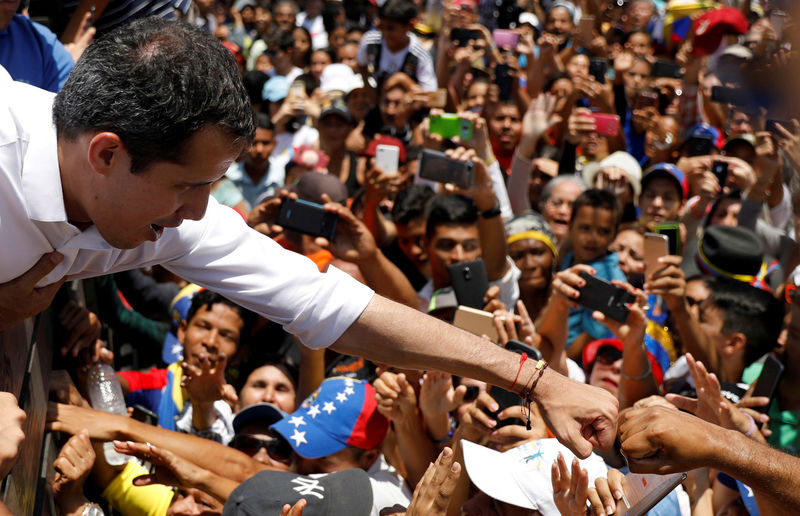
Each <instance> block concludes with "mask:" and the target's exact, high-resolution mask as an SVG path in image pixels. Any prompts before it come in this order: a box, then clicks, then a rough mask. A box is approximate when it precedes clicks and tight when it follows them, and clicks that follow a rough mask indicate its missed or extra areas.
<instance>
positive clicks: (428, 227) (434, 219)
mask: <svg viewBox="0 0 800 516" xmlns="http://www.w3.org/2000/svg"><path fill="white" fill-rule="evenodd" d="M477 222H478V210H477V209H476V208H475V203H473V202H472V199H470V198H469V197H464V196H462V195H437V196H435V197H434V198H433V200H431V201H430V203H428V214H427V216H426V217H425V236H426V237H427V238H428V239H429V240H430V238H431V237H432V236H433V233H434V232H435V231H436V228H437V227H439V226H446V225H448V224H453V225H462V226H466V225H473V224H477Z"/></svg>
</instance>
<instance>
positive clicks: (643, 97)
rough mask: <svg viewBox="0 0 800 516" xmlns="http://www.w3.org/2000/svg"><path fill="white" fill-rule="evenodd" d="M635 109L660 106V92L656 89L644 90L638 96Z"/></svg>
mask: <svg viewBox="0 0 800 516" xmlns="http://www.w3.org/2000/svg"><path fill="white" fill-rule="evenodd" d="M633 106H634V108H635V109H644V108H648V107H656V106H658V93H656V92H655V91H642V92H639V94H638V95H637V96H636V101H635V102H634V105H633Z"/></svg>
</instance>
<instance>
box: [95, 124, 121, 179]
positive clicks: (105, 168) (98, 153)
mask: <svg viewBox="0 0 800 516" xmlns="http://www.w3.org/2000/svg"><path fill="white" fill-rule="evenodd" d="M88 159H89V164H90V165H91V166H92V169H93V170H94V171H95V172H97V173H98V174H101V175H104V176H106V175H108V174H109V173H110V172H111V170H112V169H113V168H114V167H117V166H119V164H120V162H121V161H122V160H127V159H129V158H128V155H127V152H126V151H125V145H123V143H122V140H121V139H120V137H119V136H118V135H117V134H116V133H112V132H108V131H106V132H102V133H97V134H96V135H94V136H93V137H92V139H91V140H89V155H88Z"/></svg>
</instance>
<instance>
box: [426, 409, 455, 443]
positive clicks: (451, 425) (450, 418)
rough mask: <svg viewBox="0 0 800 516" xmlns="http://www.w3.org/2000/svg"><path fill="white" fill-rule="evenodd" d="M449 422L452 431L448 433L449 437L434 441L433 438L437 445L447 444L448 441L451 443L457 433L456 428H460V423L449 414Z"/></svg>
mask: <svg viewBox="0 0 800 516" xmlns="http://www.w3.org/2000/svg"><path fill="white" fill-rule="evenodd" d="M447 420H448V421H449V422H450V430H449V431H448V432H447V435H446V436H445V437H442V438H441V439H433V438H431V439H433V441H434V442H435V443H436V444H444V443H446V442H447V441H449V440H450V439H451V438H452V437H453V434H455V433H456V428H458V423H457V422H456V420H455V418H454V417H453V416H452V415H451V414H450V413H449V412H448V413H447Z"/></svg>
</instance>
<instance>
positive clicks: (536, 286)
mask: <svg viewBox="0 0 800 516" xmlns="http://www.w3.org/2000/svg"><path fill="white" fill-rule="evenodd" d="M508 255H509V256H510V257H511V259H512V260H514V264H515V265H516V266H517V268H518V269H519V270H520V271H521V272H522V275H521V276H520V278H519V284H520V286H521V287H525V288H526V289H530V290H543V289H545V288H547V286H548V285H549V284H550V278H551V277H552V275H553V253H552V251H550V248H549V247H547V245H546V244H545V243H544V242H542V241H541V240H534V239H533V238H525V239H523V240H517V241H516V242H513V243H512V244H511V245H509V246H508Z"/></svg>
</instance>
